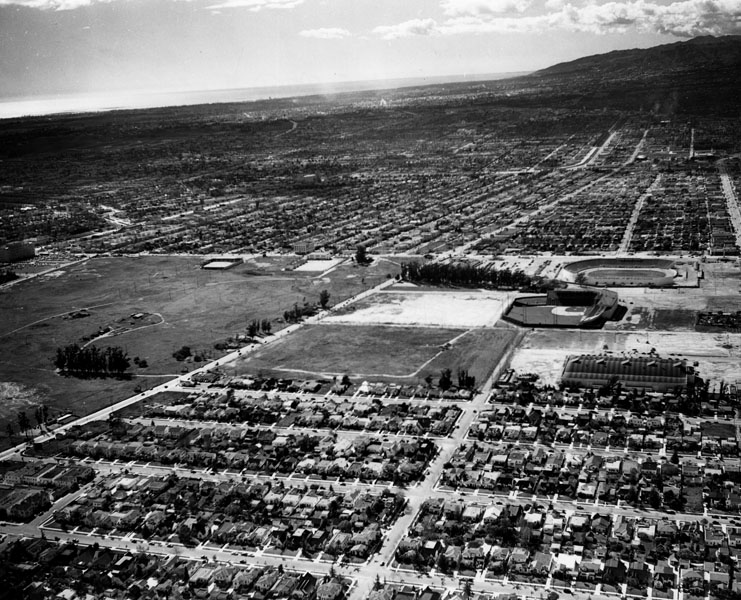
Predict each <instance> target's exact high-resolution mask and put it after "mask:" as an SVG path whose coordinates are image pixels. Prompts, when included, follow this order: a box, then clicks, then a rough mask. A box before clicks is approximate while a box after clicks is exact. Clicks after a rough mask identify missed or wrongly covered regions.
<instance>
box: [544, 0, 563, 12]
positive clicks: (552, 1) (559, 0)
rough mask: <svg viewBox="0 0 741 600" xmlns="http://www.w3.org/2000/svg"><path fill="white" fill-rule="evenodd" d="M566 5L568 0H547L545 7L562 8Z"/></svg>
mask: <svg viewBox="0 0 741 600" xmlns="http://www.w3.org/2000/svg"><path fill="white" fill-rule="evenodd" d="M564 6H566V0H545V7H546V8H547V9H548V10H561V9H562V8H563V7H564Z"/></svg>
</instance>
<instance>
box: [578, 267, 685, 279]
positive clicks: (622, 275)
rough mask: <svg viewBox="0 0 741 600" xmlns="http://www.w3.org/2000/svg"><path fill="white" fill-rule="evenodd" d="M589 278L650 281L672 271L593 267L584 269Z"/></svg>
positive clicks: (670, 273)
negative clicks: (587, 269) (588, 269)
mask: <svg viewBox="0 0 741 600" xmlns="http://www.w3.org/2000/svg"><path fill="white" fill-rule="evenodd" d="M584 273H585V274H586V275H587V276H589V277H590V278H592V279H594V280H597V281H645V282H651V281H655V280H659V279H661V278H662V277H669V276H671V275H673V272H672V271H670V270H669V269H667V270H666V271H659V270H656V269H593V270H590V271H584Z"/></svg>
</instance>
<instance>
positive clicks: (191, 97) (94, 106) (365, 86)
mask: <svg viewBox="0 0 741 600" xmlns="http://www.w3.org/2000/svg"><path fill="white" fill-rule="evenodd" d="M520 74H521V73H488V74H477V75H451V76H438V77H414V78H406V79H392V80H372V81H347V82H340V83H317V84H306V85H285V86H275V87H255V88H239V89H227V90H196V91H174V92H109V93H100V94H60V95H54V96H35V97H32V98H0V119H10V118H15V117H26V116H42V115H52V114H69V113H87V112H99V111H109V110H121V109H132V108H157V107H163V106H186V105H195V104H218V103H222V102H251V101H254V100H264V99H267V98H291V97H294V96H311V95H315V94H336V93H342V92H359V91H364V90H375V89H378V90H382V89H391V88H402V87H410V86H417V85H431V84H440V83H456V82H465V81H493V80H496V79H505V78H507V77H514V76H516V75H520Z"/></svg>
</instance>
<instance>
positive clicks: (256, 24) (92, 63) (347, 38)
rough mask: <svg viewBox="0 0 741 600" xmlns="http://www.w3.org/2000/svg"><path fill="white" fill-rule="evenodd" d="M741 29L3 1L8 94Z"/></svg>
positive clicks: (704, 3)
mask: <svg viewBox="0 0 741 600" xmlns="http://www.w3.org/2000/svg"><path fill="white" fill-rule="evenodd" d="M738 33H741V0H680V1H676V2H672V1H670V0H611V1H604V0H0V99H9V98H14V99H34V98H39V97H48V96H54V95H57V94H95V93H104V92H105V93H118V94H124V93H128V92H171V91H180V90H213V89H231V88H245V87H262V86H277V85H288V84H309V83H323V82H342V81H360V80H369V79H396V78H405V77H433V76H444V75H475V74H484V73H508V72H523V71H533V70H537V69H540V68H544V67H547V66H550V65H552V64H556V63H558V62H563V61H567V60H572V59H575V58H578V57H580V56H586V55H590V54H598V53H602V52H607V51H610V50H615V49H624V48H644V47H649V46H655V45H658V44H662V43H669V42H675V41H680V40H684V39H688V38H691V37H694V36H697V35H725V34H738Z"/></svg>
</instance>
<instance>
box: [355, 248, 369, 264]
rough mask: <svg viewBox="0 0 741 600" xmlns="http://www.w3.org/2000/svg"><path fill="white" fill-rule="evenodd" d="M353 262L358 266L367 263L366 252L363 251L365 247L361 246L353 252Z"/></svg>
mask: <svg viewBox="0 0 741 600" xmlns="http://www.w3.org/2000/svg"><path fill="white" fill-rule="evenodd" d="M355 262H356V263H358V264H359V265H364V264H366V263H368V262H369V261H368V251H367V250H366V249H365V246H363V245H362V244H361V245H359V246H358V247H357V249H356V250H355Z"/></svg>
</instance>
